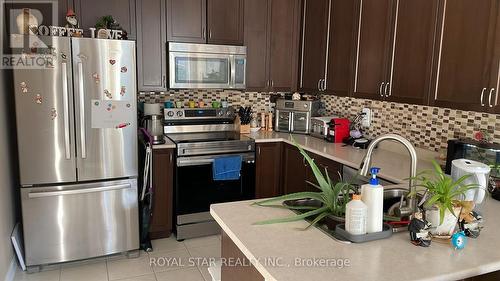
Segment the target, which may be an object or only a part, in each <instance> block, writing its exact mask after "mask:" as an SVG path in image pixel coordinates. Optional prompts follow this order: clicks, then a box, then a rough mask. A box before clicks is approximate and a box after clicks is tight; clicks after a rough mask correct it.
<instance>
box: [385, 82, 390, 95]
mask: <svg viewBox="0 0 500 281" xmlns="http://www.w3.org/2000/svg"><path fill="white" fill-rule="evenodd" d="M390 84H391V83H389V82H387V83H386V84H385V88H384V95H385V97H386V98H388V97H389V94H388V93H387V89H388V88H389V85H390Z"/></svg>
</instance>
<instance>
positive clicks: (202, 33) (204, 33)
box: [201, 28, 207, 39]
mask: <svg viewBox="0 0 500 281" xmlns="http://www.w3.org/2000/svg"><path fill="white" fill-rule="evenodd" d="M201 36H203V39H206V38H207V31H206V29H205V28H202V29H201Z"/></svg>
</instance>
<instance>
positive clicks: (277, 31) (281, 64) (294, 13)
mask: <svg viewBox="0 0 500 281" xmlns="http://www.w3.org/2000/svg"><path fill="white" fill-rule="evenodd" d="M270 8H271V12H270V16H271V19H270V21H269V22H270V25H271V26H270V40H269V41H270V42H269V45H270V46H269V80H270V87H269V90H270V91H273V92H276V91H293V90H295V89H296V85H297V69H298V50H299V32H298V31H299V24H300V11H299V10H300V1H299V0H271V7H270Z"/></svg>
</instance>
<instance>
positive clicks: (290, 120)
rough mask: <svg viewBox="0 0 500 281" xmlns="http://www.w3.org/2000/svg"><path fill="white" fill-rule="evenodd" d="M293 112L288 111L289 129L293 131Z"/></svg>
mask: <svg viewBox="0 0 500 281" xmlns="http://www.w3.org/2000/svg"><path fill="white" fill-rule="evenodd" d="M293 115H294V114H293V112H291V111H290V112H288V131H289V132H293Z"/></svg>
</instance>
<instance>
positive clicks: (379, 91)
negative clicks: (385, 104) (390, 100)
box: [378, 82, 385, 97]
mask: <svg viewBox="0 0 500 281" xmlns="http://www.w3.org/2000/svg"><path fill="white" fill-rule="evenodd" d="M384 84H385V82H382V83H380V87H378V94H379V95H380V96H381V97H383V96H384V94H383V93H382V89H383V88H384Z"/></svg>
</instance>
